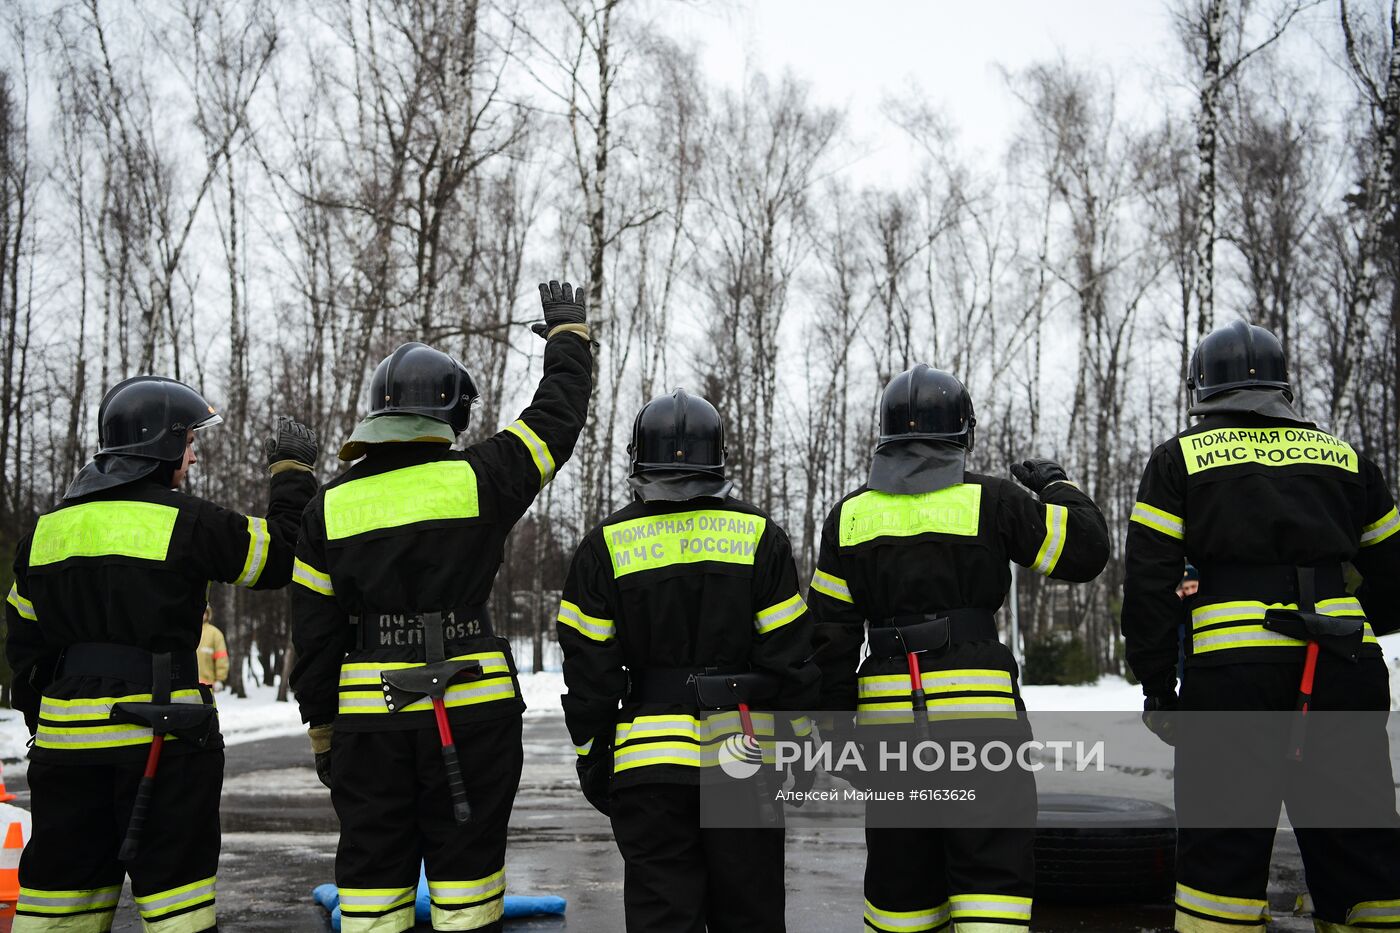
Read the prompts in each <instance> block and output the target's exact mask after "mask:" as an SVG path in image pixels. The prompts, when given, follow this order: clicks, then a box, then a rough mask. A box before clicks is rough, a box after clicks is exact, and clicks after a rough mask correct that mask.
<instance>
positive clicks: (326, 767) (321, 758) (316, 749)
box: [306, 723, 334, 790]
mask: <svg viewBox="0 0 1400 933" xmlns="http://www.w3.org/2000/svg"><path fill="white" fill-rule="evenodd" d="M306 734H307V735H309V736H310V737H311V753H312V754H313V755H315V756H316V777H317V778H318V779H319V780H320V782H321V783H322V784H324V785H326V788H327V789H328V790H329V789H330V786H331V737H332V736H333V735H334V727H333V726H332V725H331V724H330V723H326V724H324V725H320V726H312V727H311V728H310V729H307V730H306Z"/></svg>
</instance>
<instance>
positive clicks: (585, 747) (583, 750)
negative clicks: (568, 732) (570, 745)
mask: <svg viewBox="0 0 1400 933" xmlns="http://www.w3.org/2000/svg"><path fill="white" fill-rule="evenodd" d="M591 751H593V740H592V739H589V740H588V741H587V742H584V743H583V744H582V745H575V746H574V752H575V753H577V754H578V756H579V757H580V758H582V757H583V756H584V755H587V754H588V753H589V752H591Z"/></svg>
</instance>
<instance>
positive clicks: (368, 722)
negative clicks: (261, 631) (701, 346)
mask: <svg viewBox="0 0 1400 933" xmlns="http://www.w3.org/2000/svg"><path fill="white" fill-rule="evenodd" d="M540 295H541V298H542V302H543V305H544V318H545V323H544V325H542V326H540V325H537V327H536V332H537V333H540V334H541V336H545V337H546V338H547V339H546V344H545V351H544V377H543V378H542V379H541V381H540V384H539V388H538V389H537V390H536V392H535V397H534V400H533V401H532V402H531V403H530V406H529V407H528V408H526V409H525V411H524V412H523V413H522V414H521V416H520V418H519V419H518V420H516V421H513V422H511V423H510V424H509V425H507V426H506V427H505V429H504V430H502V431H500V432H499V433H497V434H495V435H494V436H492V437H490V438H487V439H486V440H484V441H482V442H480V443H477V444H473V445H472V446H470V447H468V448H466V449H465V450H460V451H459V450H454V449H453V448H452V442H453V441H454V440H455V438H456V437H457V435H458V434H460V433H461V432H462V431H464V430H465V429H466V427H467V423H468V417H469V415H470V412H471V404H472V402H473V401H474V400H475V398H476V389H475V387H474V386H473V384H472V380H471V378H470V376H469V375H468V373H467V371H466V369H465V368H464V367H463V366H462V364H461V363H459V362H457V361H456V360H454V359H453V358H452V357H450V356H448V355H447V354H445V353H442V352H439V351H438V350H434V349H433V348H431V347H428V346H425V345H424V344H421V343H407V344H404V345H403V346H401V347H399V348H398V349H397V350H395V351H394V353H393V354H392V355H391V356H389V357H387V358H386V359H385V360H384V361H383V362H382V363H380V364H379V368H378V369H377V370H375V373H374V377H373V379H372V380H371V384H370V413H369V415H368V416H367V417H366V418H365V420H364V421H362V422H361V423H360V425H359V426H358V427H357V428H356V429H355V432H354V433H353V434H352V435H351V437H350V440H349V441H348V442H347V443H346V444H345V446H344V447H342V448H341V451H340V458H341V459H342V460H358V462H356V463H354V464H353V465H352V466H350V467H348V468H347V469H346V470H345V471H344V472H343V473H341V474H340V475H339V476H337V477H336V478H335V479H333V480H332V481H331V482H329V483H327V484H326V486H325V487H324V488H323V489H322V490H321V491H320V492H319V493H317V495H316V496H315V498H313V499H312V501H311V505H310V506H309V507H308V508H307V510H306V518H305V521H304V524H303V526H302V532H301V540H300V543H299V544H298V548H297V560H296V566H295V569H294V571H293V582H295V583H296V584H298V585H297V586H295V587H293V595H292V609H293V616H294V634H293V637H294V642H295V645H296V650H297V664H296V668H295V670H294V671H293V672H292V686H293V688H294V689H295V690H296V695H297V702H298V703H299V704H300V705H301V713H302V718H303V719H304V720H305V721H306V722H307V723H308V724H309V725H310V727H311V728H310V733H311V740H312V749H313V751H314V752H315V754H316V767H317V771H318V773H319V774H320V775H321V776H322V780H323V781H325V782H326V784H327V785H328V786H329V787H330V789H331V800H332V802H333V803H334V805H335V810H336V813H337V815H338V816H339V817H340V847H339V850H338V852H337V854H336V871H335V874H336V884H337V885H339V887H340V906H341V913H342V920H343V926H342V928H341V929H342V930H343V931H344V933H371V931H372V933H395V931H399V930H408V929H410V928H411V927H412V926H413V922H414V921H413V902H414V897H415V894H416V890H417V884H418V872H419V865H420V863H421V862H422V861H424V860H425V859H426V862H427V876H428V887H429V892H430V894H431V898H432V918H433V929H435V930H499V929H500V928H501V918H502V916H503V912H504V896H505V887H506V882H505V853H506V824H507V823H508V821H509V819H510V811H511V806H512V804H513V803H514V800H515V792H516V788H517V785H518V784H519V780H520V767H521V755H522V752H521V744H520V742H521V723H520V713H521V711H522V710H523V709H524V708H525V704H524V702H523V700H522V699H521V696H520V691H519V689H518V685H517V682H516V668H515V661H514V660H513V658H512V657H511V652H510V645H509V643H508V642H507V641H506V639H504V638H498V637H496V636H495V635H494V634H493V632H492V629H491V624H490V620H489V619H488V618H487V615H486V601H487V599H488V597H489V596H490V593H491V583H492V581H493V580H494V579H495V576H496V571H497V570H498V569H499V568H500V566H501V561H502V559H503V551H504V545H505V539H506V536H507V535H508V534H509V533H510V530H511V528H512V527H513V526H514V525H515V523H516V522H517V521H519V520H520V517H521V516H522V515H523V514H524V513H525V510H526V509H527V508H529V507H530V503H531V502H533V501H534V499H535V497H536V496H537V495H538V494H539V492H540V490H541V489H542V488H543V487H544V485H545V484H546V483H548V482H549V481H550V480H551V479H552V478H553V477H554V474H555V471H556V470H558V468H559V467H560V466H562V465H563V463H564V461H566V460H567V459H568V458H569V455H570V453H572V451H573V448H574V443H575V441H576V440H577V438H578V435H579V431H580V430H581V429H582V428H583V423H584V418H585V415H586V414H587V411H588V399H589V394H590V392H591V390H592V350H591V344H590V336H589V331H588V326H587V324H586V323H585V314H584V307H583V292H582V290H581V289H580V290H579V291H578V292H577V293H575V292H574V291H573V289H572V288H571V287H570V285H569V283H567V282H565V283H564V285H563V287H562V288H561V287H560V285H559V283H558V282H551V283H549V285H547V286H546V285H543V284H542V285H541V286H540ZM361 457H363V459H359V458H361ZM332 723H333V724H334V725H333V726H332Z"/></svg>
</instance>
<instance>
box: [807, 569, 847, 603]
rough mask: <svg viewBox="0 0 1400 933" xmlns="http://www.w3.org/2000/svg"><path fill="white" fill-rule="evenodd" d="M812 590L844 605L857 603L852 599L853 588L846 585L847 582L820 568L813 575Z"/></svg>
mask: <svg viewBox="0 0 1400 933" xmlns="http://www.w3.org/2000/svg"><path fill="white" fill-rule="evenodd" d="M812 589H814V590H816V591H817V592H818V593H821V594H822V595H823V596H830V597H831V598H832V599H836V600H840V601H841V602H843V603H854V602H855V600H854V599H852V598H851V588H850V587H849V586H847V585H846V581H845V580H842V579H841V578H840V577H838V576H836V575H835V574H831V573H827V572H826V571H825V570H822V569H820V568H818V569H817V571H816V572H815V573H813V574H812Z"/></svg>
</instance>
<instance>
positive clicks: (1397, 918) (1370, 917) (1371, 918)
mask: <svg viewBox="0 0 1400 933" xmlns="http://www.w3.org/2000/svg"><path fill="white" fill-rule="evenodd" d="M1347 923H1348V924H1353V923H1400V900H1393V901H1362V902H1361V903H1359V904H1357V905H1356V906H1355V907H1353V908H1352V909H1351V910H1348V911H1347Z"/></svg>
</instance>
